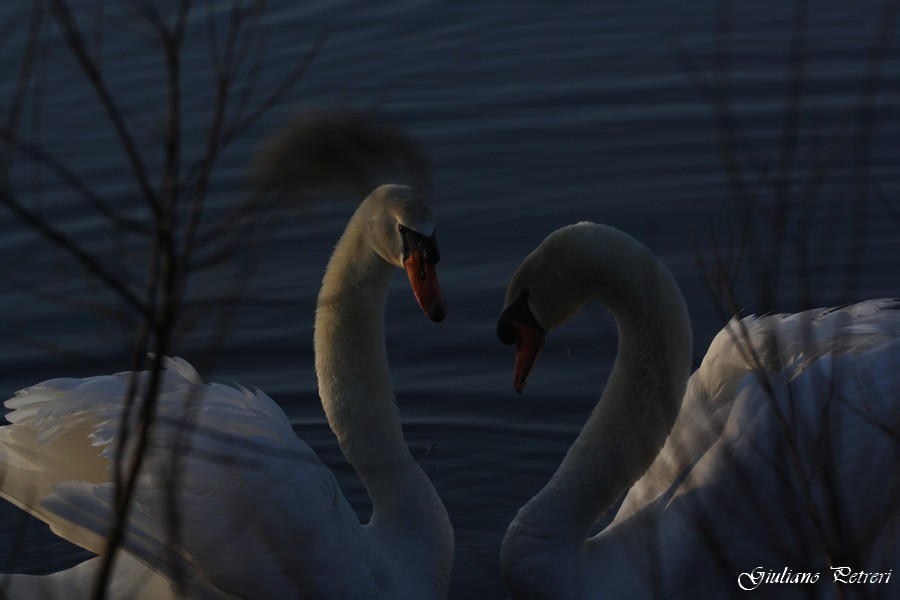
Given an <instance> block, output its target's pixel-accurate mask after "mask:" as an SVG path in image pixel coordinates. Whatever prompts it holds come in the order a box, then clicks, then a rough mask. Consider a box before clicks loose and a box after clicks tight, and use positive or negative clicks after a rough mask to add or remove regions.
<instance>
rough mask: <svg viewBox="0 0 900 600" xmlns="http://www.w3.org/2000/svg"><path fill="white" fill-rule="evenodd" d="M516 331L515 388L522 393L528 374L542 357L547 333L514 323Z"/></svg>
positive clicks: (530, 326)
mask: <svg viewBox="0 0 900 600" xmlns="http://www.w3.org/2000/svg"><path fill="white" fill-rule="evenodd" d="M512 326H513V327H514V328H515V330H516V367H515V371H514V372H513V388H514V389H515V390H516V391H517V392H518V393H520V394H521V393H522V390H523V389H525V384H526V383H527V382H528V374H529V373H530V372H531V368H532V367H533V366H534V363H536V362H537V359H538V357H539V356H540V355H541V349H542V348H543V347H544V339H546V337H547V332H546V331H544V330H543V329H541V328H540V327H535V326H534V325H527V324H525V323H521V322H518V321H514V322H513V323H512Z"/></svg>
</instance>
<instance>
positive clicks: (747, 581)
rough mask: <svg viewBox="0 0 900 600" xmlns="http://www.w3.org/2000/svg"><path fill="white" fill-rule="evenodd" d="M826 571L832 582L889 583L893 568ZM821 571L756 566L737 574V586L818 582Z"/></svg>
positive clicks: (843, 568)
mask: <svg viewBox="0 0 900 600" xmlns="http://www.w3.org/2000/svg"><path fill="white" fill-rule="evenodd" d="M830 570H831V572H830V573H828V575H830V576H831V577H832V578H833V582H834V583H848V584H850V583H890V581H891V573H892V571H893V570H890V571H884V572H871V571H854V570H853V569H852V568H851V567H831V568H830ZM821 578H822V574H821V573H803V572H798V573H795V572H793V571H791V570H790V569H788V568H787V567H785V568H784V570H783V571H768V570H766V569H764V568H763V567H756V568H755V569H753V570H752V571H748V572H746V573H741V574H740V575H738V586H740V588H741V589H742V590H747V591H749V590H755V589H756V588H758V587H759V586H761V585H764V584H767V583H818V582H819V580H820V579H821Z"/></svg>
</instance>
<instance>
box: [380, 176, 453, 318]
mask: <svg viewBox="0 0 900 600" xmlns="http://www.w3.org/2000/svg"><path fill="white" fill-rule="evenodd" d="M366 202H367V203H370V204H371V205H373V206H377V207H378V210H374V211H371V212H370V214H369V217H368V221H369V223H368V227H367V231H369V232H371V233H370V235H371V237H370V239H369V244H370V245H371V247H372V248H373V249H374V250H375V252H377V253H378V254H379V256H381V258H383V259H384V260H385V261H387V262H388V263H390V264H393V265H395V266H397V267H400V268H401V269H403V270H404V271H406V275H407V277H408V278H409V284H410V286H411V287H412V291H413V295H414V296H415V297H416V301H417V302H418V303H419V307H420V308H421V309H422V312H424V313H425V314H426V315H427V316H428V318H429V319H431V320H432V321H435V322H440V321H443V320H444V318H445V317H446V316H447V301H446V300H445V299H444V295H443V293H442V292H441V286H440V282H439V281H438V277H437V271H436V270H435V265H436V264H437V263H438V261H440V259H441V255H440V252H439V250H438V245H437V236H436V232H435V224H434V215H433V213H432V212H431V207H429V206H428V204H427V203H426V202H425V200H424V199H423V198H422V197H421V195H420V194H419V192H418V191H417V190H416V189H414V188H412V187H409V186H406V185H397V184H388V185H382V186H379V187H378V188H376V189H375V190H374V191H373V192H372V193H371V194H370V195H369V197H368V198H367V199H366Z"/></svg>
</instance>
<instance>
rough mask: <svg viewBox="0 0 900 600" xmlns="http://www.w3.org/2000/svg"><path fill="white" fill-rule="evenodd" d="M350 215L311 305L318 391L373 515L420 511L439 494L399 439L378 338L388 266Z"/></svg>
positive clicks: (384, 518) (411, 515)
mask: <svg viewBox="0 0 900 600" xmlns="http://www.w3.org/2000/svg"><path fill="white" fill-rule="evenodd" d="M358 216H359V213H357V216H355V217H354V218H353V219H351V221H350V224H349V225H348V227H347V230H346V231H345V233H344V235H343V236H342V237H341V239H340V241H339V242H338V244H337V246H336V248H335V251H334V253H333V255H332V258H331V260H330V261H329V263H328V267H327V269H326V272H325V276H324V279H323V283H322V289H321V292H320V294H319V298H318V302H317V306H316V322H315V336H314V346H315V361H316V377H317V379H318V384H319V395H320V398H321V401H322V406H323V408H324V410H325V415H326V417H327V419H328V424H329V426H330V427H331V429H332V431H334V433H335V436H336V437H337V440H338V443H339V444H340V447H341V451H342V452H343V453H344V456H346V458H347V461H348V462H349V463H350V464H351V465H352V466H353V468H354V469H355V470H356V472H357V474H358V475H359V477H360V479H361V481H362V483H363V485H364V486H365V487H366V490H367V492H368V493H369V496H370V497H371V499H372V505H373V521H375V520H378V521H379V522H382V523H388V522H402V521H408V520H409V519H416V518H417V517H422V518H425V516H426V515H427V513H428V511H432V513H433V512H434V511H435V510H436V509H435V502H436V503H437V504H438V505H439V504H440V501H439V500H437V498H436V493H434V491H433V487H432V486H431V484H430V482H428V479H427V477H426V476H425V474H424V473H423V472H422V471H421V469H420V468H419V467H418V465H417V464H416V462H415V461H414V460H413V458H412V456H411V455H410V453H409V450H408V448H407V446H406V443H405V441H404V439H403V431H402V428H401V424H400V418H399V415H398V412H397V407H396V404H395V402H394V393H393V388H392V385H391V378H390V371H389V368H388V360H387V353H386V350H385V344H384V305H385V301H386V299H387V295H388V289H389V286H390V280H391V277H392V275H393V274H394V271H395V270H396V268H395V267H394V266H393V265H391V264H389V263H387V262H386V261H385V260H384V259H383V258H381V257H380V256H379V255H378V254H377V253H376V252H375V250H373V249H372V248H371V246H370V245H369V243H368V238H367V235H366V234H365V233H364V231H365V227H366V223H365V219H362V218H358ZM432 496H433V498H432ZM440 510H441V511H443V506H442V505H440ZM433 518H434V517H431V519H432V520H433Z"/></svg>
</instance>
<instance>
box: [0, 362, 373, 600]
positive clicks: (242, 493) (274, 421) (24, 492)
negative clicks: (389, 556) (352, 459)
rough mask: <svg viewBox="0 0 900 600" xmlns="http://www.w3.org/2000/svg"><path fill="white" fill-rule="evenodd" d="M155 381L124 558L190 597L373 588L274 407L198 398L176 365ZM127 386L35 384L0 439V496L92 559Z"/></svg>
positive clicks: (345, 524)
mask: <svg viewBox="0 0 900 600" xmlns="http://www.w3.org/2000/svg"><path fill="white" fill-rule="evenodd" d="M167 367H168V369H167V370H165V371H164V372H163V374H162V380H161V388H160V389H161V391H160V394H159V396H158V404H157V414H156V419H155V421H154V426H153V429H152V432H151V443H150V446H149V448H148V450H147V451H146V453H145V460H144V463H143V466H142V469H141V471H140V474H139V475H138V479H137V484H136V488H135V492H134V496H133V501H132V504H131V505H130V508H129V517H128V525H127V533H126V538H125V541H124V543H123V547H124V548H125V549H126V550H127V551H128V552H129V553H131V554H132V555H133V556H135V557H136V558H138V559H139V560H140V561H142V562H143V563H144V564H145V565H147V566H148V567H149V568H150V569H151V570H153V571H156V572H161V573H163V574H165V575H166V576H167V577H169V578H170V579H171V580H173V581H176V582H178V583H180V584H183V585H185V586H186V588H187V589H188V590H189V591H190V592H191V593H192V594H194V595H196V596H198V597H210V598H219V597H223V598H224V597H241V598H270V597H275V596H279V595H284V594H285V593H286V591H287V590H304V592H306V593H308V594H311V595H312V597H316V594H317V593H319V594H322V595H334V596H339V595H341V591H342V590H341V589H340V588H341V587H342V586H344V587H347V588H348V589H350V586H351V585H352V586H354V589H359V586H360V585H364V582H366V581H372V580H375V579H377V578H378V573H379V570H380V568H379V564H380V563H379V558H378V556H379V555H378V553H376V552H373V551H372V550H370V549H369V548H368V546H367V540H366V539H365V536H364V534H363V528H362V527H361V525H360V523H359V520H358V518H357V517H356V515H355V513H354V512H353V510H352V508H351V507H350V506H349V504H348V503H347V502H346V499H345V498H344V497H343V494H342V493H341V491H340V488H339V487H338V484H337V481H336V480H335V478H334V476H333V474H332V473H331V471H330V470H329V469H327V468H326V467H325V466H324V465H323V464H322V463H321V461H320V460H319V459H318V457H317V456H316V455H315V453H314V452H313V451H312V450H311V449H310V448H309V446H307V445H306V444H305V443H303V442H302V441H301V440H299V439H298V438H297V436H296V435H295V434H294V432H293V430H292V428H291V425H290V422H289V421H288V420H287V418H286V417H285V415H284V413H283V412H282V410H281V409H280V408H279V407H278V405H277V404H276V403H275V402H274V401H273V400H272V399H271V398H269V397H268V396H266V395H265V394H264V393H262V392H260V391H258V390H252V391H251V390H248V389H245V388H240V387H232V386H226V385H221V384H215V383H213V384H204V383H202V380H201V379H200V377H199V376H198V375H197V374H196V372H194V371H193V369H192V368H191V367H190V365H188V364H187V363H186V362H184V361H177V360H172V361H169V362H168V363H167ZM133 377H138V378H139V379H140V380H142V381H140V382H139V384H138V386H139V387H140V386H141V385H143V380H146V377H147V375H146V374H144V373H142V374H130V373H123V374H118V375H112V376H106V377H94V378H89V379H57V380H51V381H47V382H44V383H41V384H38V385H36V386H33V387H31V388H28V389H26V390H23V391H22V392H19V393H18V394H17V395H16V396H15V397H14V398H12V399H11V400H9V401H8V402H7V407H8V408H11V409H12V412H11V413H10V414H9V415H8V417H7V418H8V419H9V420H10V421H11V422H12V423H13V424H12V425H11V426H8V427H5V428H0V446H2V448H3V454H2V468H3V469H4V478H3V480H2V486H0V495H3V496H4V497H5V498H7V499H9V500H11V501H12V502H14V503H15V504H17V505H18V506H20V507H22V508H23V509H25V510H27V511H29V512H31V513H32V514H34V515H35V516H37V517H38V518H40V519H42V520H43V521H45V522H46V523H48V524H49V525H50V527H51V528H52V529H53V531H54V532H56V533H57V534H58V535H60V536H61V537H63V538H65V539H67V540H69V541H71V542H73V543H76V544H78V545H80V546H82V547H84V548H87V549H89V550H91V551H93V552H96V553H98V554H99V553H102V552H103V551H104V548H105V535H106V533H107V532H108V530H109V527H110V525H111V523H112V521H113V519H114V515H115V514H116V511H115V505H116V503H115V484H114V483H113V464H114V461H115V457H116V453H117V451H118V450H117V449H118V447H119V445H120V443H119V442H120V439H121V437H122V436H121V432H122V427H121V425H122V420H123V418H124V417H123V415H124V410H125V405H126V398H127V395H128V390H129V385H130V382H131V379H132V378H133ZM132 412H135V413H136V412H137V411H132ZM131 420H132V423H131V426H130V427H129V428H127V430H128V431H129V432H130V435H129V440H128V441H126V443H125V446H126V451H125V461H124V462H125V464H128V463H129V461H130V459H131V456H132V454H133V452H134V447H133V445H134V438H135V437H136V436H135V435H134V433H135V427H134V425H135V423H136V418H135V417H132V418H131Z"/></svg>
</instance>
